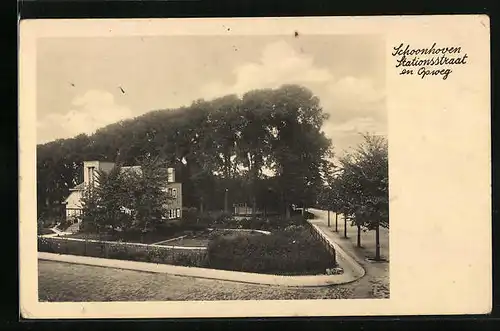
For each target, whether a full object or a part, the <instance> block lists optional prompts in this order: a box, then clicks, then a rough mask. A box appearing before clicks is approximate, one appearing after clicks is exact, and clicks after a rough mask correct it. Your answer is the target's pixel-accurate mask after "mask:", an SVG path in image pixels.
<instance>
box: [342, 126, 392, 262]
mask: <svg viewBox="0 0 500 331" xmlns="http://www.w3.org/2000/svg"><path fill="white" fill-rule="evenodd" d="M363 138H364V141H363V143H361V144H360V145H359V147H358V148H357V149H356V150H355V151H353V152H352V153H351V154H349V155H347V156H345V157H344V158H343V159H342V161H341V163H342V167H343V170H344V171H343V174H342V177H341V181H342V186H343V188H344V192H343V196H344V199H343V203H344V207H345V211H346V213H347V215H349V216H351V217H352V220H353V224H354V225H356V226H357V227H358V245H359V246H360V245H361V243H360V231H361V229H362V228H363V227H364V228H367V229H368V230H375V236H376V252H375V259H377V260H380V258H381V257H380V232H379V231H380V226H382V227H387V228H388V227H389V185H388V183H389V180H388V153H387V152H388V150H387V141H386V139H385V138H383V137H379V136H374V135H369V134H365V135H363Z"/></svg>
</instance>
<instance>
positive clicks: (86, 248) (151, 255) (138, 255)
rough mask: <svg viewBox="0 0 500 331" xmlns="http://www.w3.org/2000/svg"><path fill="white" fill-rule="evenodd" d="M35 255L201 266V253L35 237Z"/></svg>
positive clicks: (202, 260) (203, 260) (202, 258)
mask: <svg viewBox="0 0 500 331" xmlns="http://www.w3.org/2000/svg"><path fill="white" fill-rule="evenodd" d="M38 251H40V252H48V253H57V254H71V255H79V256H92V257H100V258H109V259H118V260H130V261H139V262H152V263H161V264H173V265H182V266H188V267H203V266H205V253H204V252H203V251H201V252H200V251H188V250H176V249H172V248H163V247H143V246H137V245H133V244H125V243H119V244H118V243H116V244H110V243H104V242H84V241H70V240H64V239H60V238H43V237H38Z"/></svg>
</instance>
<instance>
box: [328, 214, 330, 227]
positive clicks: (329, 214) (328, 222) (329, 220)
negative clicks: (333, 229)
mask: <svg viewBox="0 0 500 331" xmlns="http://www.w3.org/2000/svg"><path fill="white" fill-rule="evenodd" d="M328 227H330V210H328Z"/></svg>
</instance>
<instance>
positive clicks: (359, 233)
mask: <svg viewBox="0 0 500 331" xmlns="http://www.w3.org/2000/svg"><path fill="white" fill-rule="evenodd" d="M357 244H358V247H361V226H359V225H358V240H357Z"/></svg>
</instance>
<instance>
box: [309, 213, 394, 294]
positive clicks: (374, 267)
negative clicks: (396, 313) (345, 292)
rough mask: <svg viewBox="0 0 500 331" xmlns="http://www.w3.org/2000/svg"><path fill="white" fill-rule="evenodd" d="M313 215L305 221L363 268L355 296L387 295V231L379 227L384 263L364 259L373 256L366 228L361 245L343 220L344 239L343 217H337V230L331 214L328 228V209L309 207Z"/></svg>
mask: <svg viewBox="0 0 500 331" xmlns="http://www.w3.org/2000/svg"><path fill="white" fill-rule="evenodd" d="M309 212H311V213H313V214H314V215H315V216H316V218H315V219H311V220H309V221H310V222H311V223H312V224H315V225H316V226H317V227H319V228H320V229H321V230H322V231H323V232H324V233H325V234H326V235H327V236H328V237H329V238H331V239H332V240H333V241H334V242H335V243H337V245H339V246H340V247H341V248H342V249H343V250H344V251H345V252H346V253H347V254H348V255H350V256H351V257H352V258H353V259H354V260H356V262H358V263H359V264H360V265H361V266H362V267H363V268H364V270H365V272H366V274H365V276H364V277H363V278H361V279H360V280H359V281H357V282H356V283H354V284H356V291H358V292H359V293H357V294H356V295H359V296H360V297H363V296H366V295H367V293H366V292H370V294H369V295H374V296H376V297H389V262H388V261H389V231H388V230H387V229H381V231H380V242H381V256H382V257H383V258H385V259H387V262H373V263H372V262H368V261H367V258H373V257H374V256H375V233H374V231H369V232H366V233H362V237H361V245H362V246H364V247H363V248H358V247H357V246H356V234H357V228H356V227H354V226H350V224H349V222H348V223H347V226H348V228H347V236H348V238H347V239H346V238H344V219H343V218H342V217H341V216H339V217H338V232H335V213H333V212H331V213H330V227H328V212H327V211H324V210H319V209H309ZM370 236H371V237H373V239H370Z"/></svg>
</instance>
